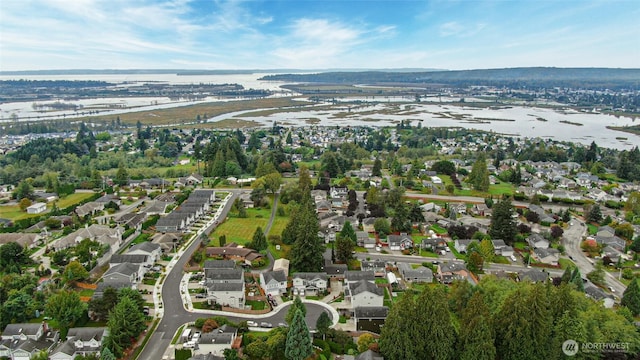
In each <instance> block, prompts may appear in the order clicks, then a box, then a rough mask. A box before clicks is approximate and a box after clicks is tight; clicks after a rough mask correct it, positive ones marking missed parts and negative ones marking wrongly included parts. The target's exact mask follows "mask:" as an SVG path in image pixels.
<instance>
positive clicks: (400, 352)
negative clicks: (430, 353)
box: [379, 291, 431, 360]
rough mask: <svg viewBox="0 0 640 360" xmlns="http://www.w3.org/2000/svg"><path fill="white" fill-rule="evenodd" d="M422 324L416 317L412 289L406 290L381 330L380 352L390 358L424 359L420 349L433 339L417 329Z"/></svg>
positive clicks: (403, 359)
mask: <svg viewBox="0 0 640 360" xmlns="http://www.w3.org/2000/svg"><path fill="white" fill-rule="evenodd" d="M420 326H421V324H419V322H418V321H417V317H416V304H415V300H414V294H413V292H412V291H405V292H404V293H403V294H402V295H401V297H400V299H399V300H398V302H396V303H395V304H394V305H393V307H392V308H391V310H390V311H389V315H388V316H387V318H386V319H385V321H384V326H383V327H382V330H381V332H380V341H379V345H380V352H381V353H382V355H383V356H384V358H385V359H389V360H422V359H424V354H422V353H420V349H421V348H424V346H425V345H424V343H425V342H428V341H431V339H430V336H429V337H422V334H418V333H417V330H418V328H419V327H420Z"/></svg>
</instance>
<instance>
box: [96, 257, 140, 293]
mask: <svg viewBox="0 0 640 360" xmlns="http://www.w3.org/2000/svg"><path fill="white" fill-rule="evenodd" d="M145 272H146V268H145V267H144V266H141V265H140V264H131V263H127V262H125V263H121V264H116V265H114V266H112V267H110V268H109V270H107V272H105V273H104V275H102V281H103V282H104V283H105V284H116V283H117V284H122V283H126V284H129V287H132V288H133V287H136V284H137V283H138V281H140V280H141V279H142V277H143V276H144V274H145Z"/></svg>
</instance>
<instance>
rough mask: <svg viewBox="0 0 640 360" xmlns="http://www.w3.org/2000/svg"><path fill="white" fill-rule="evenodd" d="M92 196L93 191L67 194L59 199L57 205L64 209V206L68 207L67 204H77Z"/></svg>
mask: <svg viewBox="0 0 640 360" xmlns="http://www.w3.org/2000/svg"><path fill="white" fill-rule="evenodd" d="M92 196H93V193H74V194H71V195H67V196H65V197H63V198H62V199H60V200H58V201H57V206H58V208H59V209H63V208H66V207H67V206H71V205H75V204H77V203H79V202H81V201H83V200H86V199H88V198H90V197H92Z"/></svg>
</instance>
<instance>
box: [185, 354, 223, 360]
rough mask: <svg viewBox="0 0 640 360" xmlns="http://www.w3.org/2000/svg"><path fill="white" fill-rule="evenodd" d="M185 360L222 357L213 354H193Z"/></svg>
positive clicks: (216, 359)
mask: <svg viewBox="0 0 640 360" xmlns="http://www.w3.org/2000/svg"><path fill="white" fill-rule="evenodd" d="M187 360H224V357H220V356H215V355H213V354H198V355H193V356H192V357H190V358H189V359H187Z"/></svg>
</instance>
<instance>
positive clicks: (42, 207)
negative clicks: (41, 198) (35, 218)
mask: <svg viewBox="0 0 640 360" xmlns="http://www.w3.org/2000/svg"><path fill="white" fill-rule="evenodd" d="M45 211H47V204H46V203H42V202H37V203H35V204H33V205H31V206H29V207H27V214H41V213H43V212H45Z"/></svg>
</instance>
